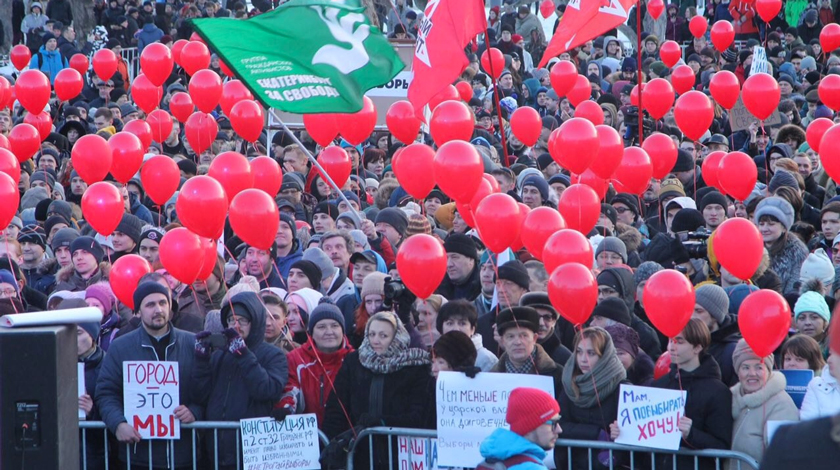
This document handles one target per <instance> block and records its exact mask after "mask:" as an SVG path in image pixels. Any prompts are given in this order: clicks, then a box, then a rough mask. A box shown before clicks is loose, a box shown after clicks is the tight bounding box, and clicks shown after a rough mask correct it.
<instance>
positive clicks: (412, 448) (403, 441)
mask: <svg viewBox="0 0 840 470" xmlns="http://www.w3.org/2000/svg"><path fill="white" fill-rule="evenodd" d="M397 449H398V454H397V459H398V460H399V466H398V467H397V469H398V470H438V469H439V468H441V467H438V462H437V456H438V450H437V439H426V438H422V437H406V436H399V437H397Z"/></svg>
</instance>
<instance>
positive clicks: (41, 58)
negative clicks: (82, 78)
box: [29, 31, 70, 84]
mask: <svg viewBox="0 0 840 470" xmlns="http://www.w3.org/2000/svg"><path fill="white" fill-rule="evenodd" d="M43 41H44V44H43V45H42V46H41V48H40V49H38V52H37V53H35V54H32V60H31V61H30V62H29V68H30V69H35V70H40V71H41V72H44V75H46V76H47V77H48V78H49V79H50V84H54V83H55V76H56V75H58V72H61V71H62V70H64V69H66V68H67V67H69V66H70V64H69V62H67V59H65V58H64V57H62V56H61V53H60V52H59V51H58V40H57V39H56V37H55V35H53V33H52V32H51V31H47V32H46V33H44V35H43Z"/></svg>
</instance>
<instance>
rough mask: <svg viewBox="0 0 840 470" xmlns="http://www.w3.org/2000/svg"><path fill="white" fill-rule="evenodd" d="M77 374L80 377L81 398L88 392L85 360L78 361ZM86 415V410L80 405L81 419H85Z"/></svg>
mask: <svg viewBox="0 0 840 470" xmlns="http://www.w3.org/2000/svg"><path fill="white" fill-rule="evenodd" d="M76 375H77V376H78V377H79V379H78V382H79V398H81V397H82V395H84V394H85V393H87V390H85V363H84V362H80V363H78V365H77V369H76ZM85 417H86V416H85V410H83V409H82V407H79V419H80V420H82V421H84V419H85Z"/></svg>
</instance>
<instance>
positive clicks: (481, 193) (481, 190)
mask: <svg viewBox="0 0 840 470" xmlns="http://www.w3.org/2000/svg"><path fill="white" fill-rule="evenodd" d="M485 174H486V173H485ZM491 194H493V187H492V186H490V183H489V182H488V181H487V179H486V178H484V175H482V181H481V184H479V185H478V190H477V191H476V192H475V194H474V195H473V197H472V199H470V207H476V208H477V207H478V205H479V204H481V201H483V200H484V199H485V198H486V197H487V196H489V195H491ZM475 212H476V211H475V210H473V214H474V213H475Z"/></svg>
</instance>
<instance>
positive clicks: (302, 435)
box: [239, 413, 321, 470]
mask: <svg viewBox="0 0 840 470" xmlns="http://www.w3.org/2000/svg"><path fill="white" fill-rule="evenodd" d="M239 427H240V430H241V435H242V456H243V463H244V464H245V465H244V467H243V469H244V470H271V469H281V468H282V469H284V470H310V469H313V470H314V469H320V468H321V464H320V462H319V461H318V458H319V457H320V450H319V448H318V419H317V418H316V417H315V414H314V413H307V414H302V415H290V416H287V417H286V419H284V420H283V421H277V420H275V419H274V418H251V419H242V420H239Z"/></svg>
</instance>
